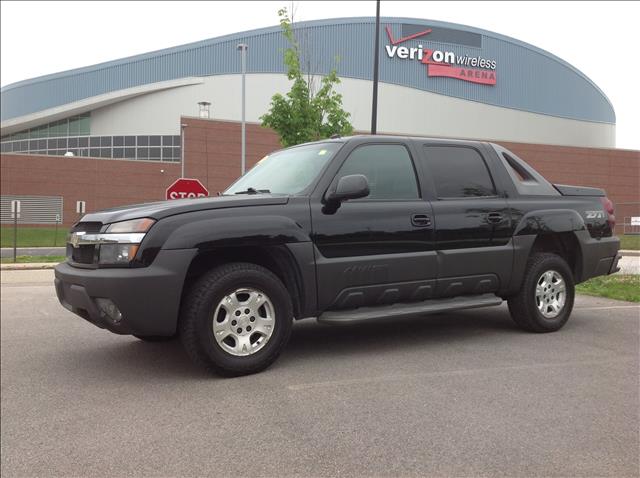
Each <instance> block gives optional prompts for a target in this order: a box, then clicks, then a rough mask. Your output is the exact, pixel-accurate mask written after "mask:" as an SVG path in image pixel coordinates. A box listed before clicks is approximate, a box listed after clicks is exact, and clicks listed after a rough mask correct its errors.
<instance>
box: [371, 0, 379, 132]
mask: <svg viewBox="0 0 640 478" xmlns="http://www.w3.org/2000/svg"><path fill="white" fill-rule="evenodd" d="M379 41H380V0H377V1H376V38H375V40H374V47H373V49H374V56H373V95H372V98H371V134H376V133H377V132H378V61H379V59H378V57H379V56H380V55H379V53H378V49H379V48H380V47H379Z"/></svg>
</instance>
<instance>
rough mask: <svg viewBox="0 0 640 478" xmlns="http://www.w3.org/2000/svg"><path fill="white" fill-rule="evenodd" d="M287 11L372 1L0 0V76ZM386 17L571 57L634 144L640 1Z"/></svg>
mask: <svg viewBox="0 0 640 478" xmlns="http://www.w3.org/2000/svg"><path fill="white" fill-rule="evenodd" d="M292 5H293V11H294V20H295V21H304V20H315V19H321V18H339V17H356V16H375V1H373V0H367V1H340V2H338V1H336V2H315V1H298V2H293V3H292V2H290V1H265V2H243V1H233V2H215V1H210V2H205V1H199V2H187V1H182V2H170V1H166V2H163V1H153V2H124V1H122V2H97V1H84V2H76V1H73V2H54V1H46V2H32V1H28V2H18V1H7V0H3V1H2V2H0V21H1V25H0V37H1V38H0V40H1V41H0V62H1V64H0V83H1V84H2V86H5V85H8V84H10V83H14V82H16V81H20V80H24V79H27V78H33V77H35V76H40V75H45V74H49V73H55V72H58V71H64V70H68V69H71V68H77V67H82V66H87V65H91V64H95V63H101V62H103V61H108V60H115V59H119V58H123V57H126V56H131V55H136V54H139V53H145V52H149V51H153V50H159V49H162V48H167V47H172V46H176V45H180V44H184V43H189V42H193V41H199V40H203V39H206V38H213V37H217V36H221V35H226V34H229V33H236V32H240V31H245V30H251V29H254V28H261V27H266V26H272V25H276V24H277V23H278V16H277V11H278V9H279V8H281V7H283V6H286V7H288V8H289V10H291V7H292ZM380 13H381V15H382V16H390V17H413V18H422V19H429V20H442V21H447V22H453V23H460V24H463V25H471V26H474V27H479V28H484V29H486V30H490V31H493V32H497V33H501V34H503V35H507V36H510V37H514V38H517V39H518V40H522V41H525V42H527V43H531V44H533V45H535V46H537V47H539V48H542V49H543V50H547V51H549V52H551V53H553V54H554V55H556V56H558V57H560V58H562V59H563V60H565V61H567V62H569V63H570V64H572V65H573V66H574V67H576V68H578V69H579V70H580V71H582V72H583V73H584V74H585V75H587V76H588V77H589V78H591V80H593V81H594V82H595V83H596V84H597V85H598V86H599V87H600V89H602V90H603V91H604V92H605V94H606V95H607V96H608V98H609V100H610V101H611V102H612V103H613V106H614V109H615V111H616V117H617V126H616V132H617V141H616V143H617V147H618V148H624V149H640V126H639V123H640V122H639V121H638V119H637V117H638V112H639V110H640V93H639V92H638V90H639V89H638V84H639V82H640V57H639V56H638V55H637V53H638V45H639V44H640V43H639V42H638V38H637V22H638V19H639V18H640V2H613V1H605V2H481V1H473V2H464V1H460V2H435V1H415V2H411V1H410V2H402V1H391V0H383V1H382V2H381V7H380Z"/></svg>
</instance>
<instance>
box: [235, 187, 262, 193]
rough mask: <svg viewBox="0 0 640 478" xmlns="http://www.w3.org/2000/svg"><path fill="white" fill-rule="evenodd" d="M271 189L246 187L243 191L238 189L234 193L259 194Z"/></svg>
mask: <svg viewBox="0 0 640 478" xmlns="http://www.w3.org/2000/svg"><path fill="white" fill-rule="evenodd" d="M270 192H271V191H269V190H268V189H256V188H247V189H245V190H244V191H238V192H236V193H234V194H261V193H266V194H269V193H270Z"/></svg>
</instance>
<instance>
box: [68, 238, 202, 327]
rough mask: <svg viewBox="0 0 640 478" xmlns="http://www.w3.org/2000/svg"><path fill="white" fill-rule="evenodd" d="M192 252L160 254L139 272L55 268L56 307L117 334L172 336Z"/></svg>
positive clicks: (118, 269) (193, 250) (166, 252)
mask: <svg viewBox="0 0 640 478" xmlns="http://www.w3.org/2000/svg"><path fill="white" fill-rule="evenodd" d="M195 254H196V250H195V249H179V250H161V251H160V252H159V253H158V255H157V257H156V258H155V260H154V261H153V263H152V264H151V265H150V266H148V267H141V268H104V269H83V268H78V267H72V266H70V265H69V264H67V263H62V264H59V265H57V266H56V268H55V287H56V294H57V295H58V300H59V301H60V303H61V304H62V305H63V306H64V307H65V308H67V309H69V310H70V311H71V312H73V313H75V314H77V315H79V316H80V317H82V318H83V319H86V320H88V321H89V322H91V323H92V324H94V325H96V326H98V327H101V328H104V329H108V330H110V331H111V332H114V333H116V334H135V335H159V336H170V335H173V334H175V332H176V325H177V322H178V313H179V308H180V298H181V296H182V288H183V284H184V280H185V277H186V273H187V270H188V268H189V265H190V264H191V260H192V259H193V257H194V256H195Z"/></svg>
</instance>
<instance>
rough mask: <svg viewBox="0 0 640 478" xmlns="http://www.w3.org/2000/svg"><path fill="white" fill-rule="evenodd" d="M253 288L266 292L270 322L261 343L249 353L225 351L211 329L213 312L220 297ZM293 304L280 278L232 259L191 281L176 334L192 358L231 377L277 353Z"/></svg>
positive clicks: (288, 328)
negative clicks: (270, 306)
mask: <svg viewBox="0 0 640 478" xmlns="http://www.w3.org/2000/svg"><path fill="white" fill-rule="evenodd" d="M245 287H247V288H248V287H250V288H255V289H258V290H261V291H263V292H264V294H266V295H267V296H268V298H269V299H270V301H271V303H272V304H273V308H274V310H275V313H274V324H273V331H272V333H271V336H270V338H269V339H268V341H266V343H265V345H264V346H263V347H262V348H261V349H260V350H257V351H256V352H254V353H252V354H251V355H245V356H235V355H232V354H231V353H229V352H227V351H225V350H224V349H223V348H222V347H221V346H220V345H219V344H218V342H217V341H216V339H215V337H214V333H213V320H214V312H215V309H216V307H217V306H218V304H219V303H220V302H221V301H222V299H223V298H224V297H225V296H226V295H228V294H231V293H232V292H233V291H235V290H237V289H239V288H245ZM292 322H293V306H292V304H291V297H290V296H289V293H288V291H287V289H286V287H285V286H284V285H283V284H282V282H281V281H280V279H278V277H277V276H276V275H275V274H273V273H272V272H271V271H269V270H268V269H265V268H264V267H261V266H258V265H255V264H249V263H243V262H236V263H230V264H224V265H222V266H219V267H216V268H215V269H212V270H211V271H209V272H207V273H206V274H204V275H203V276H202V277H201V278H200V279H198V281H197V282H195V283H194V284H193V286H192V287H191V289H190V290H189V291H188V293H187V294H186V297H185V299H184V301H183V305H182V310H181V316H180V337H181V339H182V343H183V345H184V348H185V350H186V352H187V354H188V355H189V357H190V358H191V360H192V361H193V362H195V363H196V364H198V365H200V366H202V367H204V368H205V369H207V370H208V371H210V372H214V373H216V374H218V375H222V376H227V377H233V376H239V375H248V374H252V373H256V372H260V371H261V370H264V369H265V368H267V367H268V366H269V365H271V364H272V363H273V362H274V361H275V360H276V359H277V358H278V356H279V355H280V353H281V352H282V350H283V348H284V347H285V345H286V344H287V342H288V340H289V337H290V335H291V328H292Z"/></svg>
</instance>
